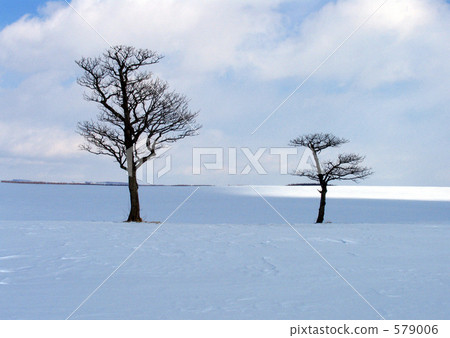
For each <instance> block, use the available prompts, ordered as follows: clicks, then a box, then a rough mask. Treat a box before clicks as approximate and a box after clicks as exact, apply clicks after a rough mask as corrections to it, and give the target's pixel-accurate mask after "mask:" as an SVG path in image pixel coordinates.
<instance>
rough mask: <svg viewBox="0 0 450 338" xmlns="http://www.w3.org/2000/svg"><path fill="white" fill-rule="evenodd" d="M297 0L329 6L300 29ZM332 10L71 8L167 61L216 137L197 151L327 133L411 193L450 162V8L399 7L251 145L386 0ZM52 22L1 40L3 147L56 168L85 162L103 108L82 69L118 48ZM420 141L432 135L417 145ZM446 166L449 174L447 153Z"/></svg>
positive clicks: (272, 6)
mask: <svg viewBox="0 0 450 338" xmlns="http://www.w3.org/2000/svg"><path fill="white" fill-rule="evenodd" d="M285 2H289V5H290V6H294V7H295V6H304V8H312V7H314V6H311V2H314V3H316V4H317V6H315V7H314V8H319V9H318V10H317V11H313V12H311V13H309V14H305V12H304V11H301V10H300V11H299V12H301V13H302V16H301V18H300V19H299V18H298V17H297V16H296V15H295V14H294V12H286V11H285V12H283V10H282V6H281V7H280V5H282V4H283V3H285ZM322 2H323V1H319V0H316V1H308V2H295V1H283V0H247V1H238V0H227V1H225V0H211V1H201V0H189V1H188V0H164V1H156V0H122V1H116V0H73V1H72V2H71V4H72V6H73V7H74V8H75V9H76V10H77V11H78V12H79V13H80V14H81V15H82V16H83V18H84V19H85V20H86V21H87V22H89V24H91V25H92V26H93V27H95V29H96V30H97V32H98V33H99V34H101V35H102V36H103V37H104V38H105V39H106V40H107V41H109V42H110V43H112V44H128V45H135V46H136V47H142V48H150V49H154V50H157V51H159V52H161V53H163V54H165V55H166V56H167V57H166V59H165V60H163V62H162V63H161V64H160V65H158V66H156V67H155V68H154V69H153V71H155V72H156V73H158V74H161V75H162V77H163V78H165V79H168V80H169V82H170V83H171V84H172V85H174V87H175V88H177V89H178V90H181V91H182V92H186V93H187V94H188V96H191V97H193V104H194V105H193V108H194V109H201V111H202V112H201V115H200V119H201V120H203V121H201V122H203V123H204V125H205V128H204V129H203V130H202V134H203V136H201V137H200V138H199V140H198V141H195V142H194V143H195V144H197V145H199V146H208V145H209V144H208V142H210V141H209V140H213V141H214V142H213V143H214V144H215V145H216V144H218V143H220V142H221V141H223V142H224V143H227V145H228V146H230V145H231V146H236V145H241V146H249V147H258V146H272V145H273V144H272V143H276V146H280V145H281V146H282V145H284V144H285V143H287V142H288V140H289V139H290V138H292V137H295V136H296V135H295V134H296V133H302V132H305V131H306V132H309V131H322V129H326V130H325V131H331V132H334V133H336V134H338V135H340V136H345V137H349V138H351V139H352V140H355V142H356V143H355V144H354V147H355V148H360V149H361V150H362V151H363V152H366V153H367V154H368V158H371V159H372V161H373V162H372V163H375V164H376V165H377V166H378V167H379V168H382V169H381V170H380V169H376V172H377V173H378V175H379V177H381V178H383V179H386V180H387V181H388V182H389V183H391V182H396V181H397V180H399V179H400V180H401V179H403V180H409V181H407V182H413V179H414V178H417V175H419V174H420V175H424V173H425V172H426V170H427V168H428V167H429V166H430V163H432V162H433V158H434V157H436V156H437V155H438V154H439V153H445V151H444V149H445V146H446V142H447V143H448V141H446V139H445V135H447V134H448V130H447V128H445V127H444V126H445V125H446V124H447V122H448V117H447V115H448V114H447V112H446V108H445V107H448V104H449V101H448V100H449V98H448V88H449V86H450V66H449V63H448V50H449V48H450V39H449V32H450V9H449V5H448V4H446V3H445V2H444V1H443V0H389V1H388V2H387V3H386V4H385V5H384V6H383V7H382V8H381V9H380V10H379V11H378V12H377V13H376V14H375V15H374V16H373V17H372V18H371V20H370V21H369V22H367V24H365V25H364V26H363V27H362V28H361V29H360V30H359V31H358V32H356V33H355V34H354V35H353V36H352V38H351V39H349V40H348V41H347V42H346V43H345V44H344V45H343V46H342V48H340V49H339V50H338V51H337V52H336V54H335V55H333V57H332V58H330V59H329V61H328V62H327V63H326V64H324V65H323V67H322V68H321V69H320V70H319V71H318V72H317V73H316V74H314V76H313V77H312V78H311V79H310V81H309V82H308V83H307V85H306V86H305V87H304V88H302V90H301V91H300V92H299V93H297V94H296V95H295V96H294V97H293V98H292V99H291V100H290V101H289V102H288V103H287V104H286V105H285V106H284V107H283V109H281V110H280V111H279V112H277V113H276V114H275V115H274V116H273V117H272V118H271V119H270V120H269V122H268V124H267V125H265V126H264V127H263V128H262V129H261V130H260V131H259V132H258V133H257V134H256V135H255V136H253V137H250V136H249V135H247V133H250V132H251V131H252V130H253V129H254V128H255V127H256V126H257V125H258V124H259V123H260V122H261V121H262V120H263V119H264V118H265V117H266V116H267V115H268V114H269V113H270V112H271V111H272V109H274V108H275V107H276V106H277V105H278V104H279V102H281V100H283V99H284V98H285V97H286V95H287V94H289V93H290V92H291V91H292V90H293V89H294V88H295V87H296V86H297V85H298V84H299V83H300V82H301V81H302V80H303V79H304V78H305V77H306V76H307V75H308V74H309V73H310V72H311V71H312V70H313V69H314V68H315V67H317V65H318V64H320V62H321V61H322V60H324V59H325V58H326V57H327V56H328V55H329V54H330V53H331V52H332V51H333V50H334V49H335V48H336V47H337V46H338V45H339V44H340V43H342V41H343V40H344V39H345V38H346V37H348V35H349V34H350V33H351V32H352V31H353V30H354V29H355V28H356V27H357V26H358V25H360V24H361V23H362V22H363V21H364V20H365V19H366V18H367V17H368V16H369V15H371V14H372V13H373V11H375V10H376V9H377V7H378V6H379V5H380V4H381V3H382V0H377V1H368V0H338V1H330V2H328V3H327V4H325V5H323V6H322V5H321V3H322ZM295 13H296V12H295ZM41 14H42V15H41V16H40V17H23V18H22V19H21V20H19V21H17V22H15V23H13V24H11V25H9V26H7V27H5V28H4V29H3V30H2V31H0V103H1V107H2V109H1V110H0V117H1V121H2V123H1V124H0V129H1V130H0V131H1V134H0V135H1V136H0V149H1V150H2V151H3V152H4V151H6V150H5V149H8V151H9V152H10V153H13V154H15V155H16V156H21V155H20V154H22V155H24V154H26V156H32V154H33V153H34V154H36V151H35V150H39V153H42V154H43V156H46V157H49V158H50V157H55V156H56V157H57V156H73V155H74V154H76V153H75V149H76V144H77V143H79V141H80V140H79V139H78V138H77V136H76V135H75V134H74V129H75V125H76V122H77V121H79V120H83V119H86V118H88V116H92V117H94V116H95V111H96V107H95V105H93V104H89V103H85V102H83V101H82V96H81V88H79V87H78V86H77V85H76V84H75V82H74V77H75V76H77V75H79V70H78V69H77V67H76V65H75V64H74V60H76V59H79V58H80V57H81V56H96V55H98V54H99V53H101V52H102V51H103V50H105V49H106V48H107V47H108V46H107V44H106V43H105V41H103V39H102V38H100V37H99V36H98V35H97V34H96V33H95V32H94V31H93V30H92V28H91V27H89V25H88V24H87V23H86V22H85V21H83V20H82V19H81V18H80V16H79V15H78V14H77V13H75V12H74V11H73V10H72V9H71V8H70V7H68V6H64V4H61V3H59V4H58V3H49V5H48V6H47V7H45V8H43V9H42V10H41ZM230 74H231V75H230ZM19 76H20V77H22V78H23V81H18V82H19V83H18V84H15V81H12V84H9V83H8V82H7V81H8V79H9V78H11V77H12V78H14V77H15V78H16V79H17V78H19ZM229 77H230V78H231V80H229ZM16 82H17V80H16ZM2 87H3V88H2ZM216 129H217V130H218V131H216ZM247 129H248V132H247ZM317 129H320V130H317ZM417 134H420V135H422V136H421V137H417V136H413V137H412V135H417ZM408 138H410V139H408ZM199 143H202V144H199ZM244 143H245V144H244ZM392 143H394V144H396V145H397V147H399V148H400V149H402V152H403V153H407V154H409V155H408V156H405V157H402V158H401V160H399V161H398V162H399V164H398V165H399V167H400V168H402V170H404V172H408V175H409V176H408V177H409V178H406V179H405V178H402V177H399V176H398V175H397V174H395V175H397V176H395V175H394V174H393V173H392V171H391V169H390V168H389V167H388V165H386V162H387V161H391V162H392V161H393V160H395V159H396V158H398V157H396V153H397V152H398V151H397V150H396V149H393V147H392ZM436 143H438V146H435V147H434V148H433V146H432V145H433V144H436ZM430 149H431V150H430ZM419 158H420V163H419V164H417V159H419ZM440 163H441V166H445V164H449V163H448V159H447V158H446V157H445V156H441V158H440ZM383 166H384V167H383ZM394 176H395V177H394ZM400 176H401V175H400ZM414 176H416V177H414ZM389 177H391V178H389ZM421 179H422V180H427V178H426V177H423V178H421ZM389 180H391V181H389ZM439 180H444V181H445V182H448V183H447V184H450V181H448V178H447V177H446V174H445V173H441V174H439V178H436V179H435V180H434V181H433V182H439ZM178 182H179V181H178ZM405 182H406V181H405ZM409 184H411V183H409Z"/></svg>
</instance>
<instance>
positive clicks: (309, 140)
mask: <svg viewBox="0 0 450 338" xmlns="http://www.w3.org/2000/svg"><path fill="white" fill-rule="evenodd" d="M347 142H348V140H346V139H343V138H339V137H336V136H334V135H332V134H322V133H317V134H308V135H303V136H300V137H297V138H295V139H293V140H291V141H290V143H289V145H291V146H295V147H307V148H308V149H309V150H311V152H312V155H313V158H314V166H312V168H311V169H303V170H300V171H297V172H295V173H294V175H297V176H302V177H307V178H309V179H310V180H313V181H316V182H319V184H320V190H319V192H320V207H319V214H318V216H317V220H316V223H322V222H323V219H324V217H325V205H326V195H327V191H328V189H327V187H328V183H329V182H331V181H335V180H337V181H354V182H357V181H359V180H362V179H365V178H367V177H368V176H370V175H372V174H373V172H372V170H371V169H370V168H367V167H361V166H360V164H361V163H362V162H363V161H364V157H363V156H360V155H357V154H339V155H338V157H337V159H336V160H334V161H331V160H328V161H324V162H320V161H319V154H320V152H321V151H322V150H325V149H327V148H334V147H339V146H340V145H342V144H344V143H347Z"/></svg>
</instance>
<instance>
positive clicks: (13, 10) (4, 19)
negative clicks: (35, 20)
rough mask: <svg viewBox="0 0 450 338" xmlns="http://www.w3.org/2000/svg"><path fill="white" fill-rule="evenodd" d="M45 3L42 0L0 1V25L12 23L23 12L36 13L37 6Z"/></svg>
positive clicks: (23, 13) (22, 14)
mask: <svg viewBox="0 0 450 338" xmlns="http://www.w3.org/2000/svg"><path fill="white" fill-rule="evenodd" d="M44 4H45V1H43V0H20V1H8V0H1V1H0V7H1V9H2V10H1V12H0V26H2V27H3V26H5V25H7V24H10V23H13V22H15V21H17V20H19V19H20V18H21V17H22V16H24V15H25V14H31V15H36V14H37V13H38V8H39V6H42V5H44Z"/></svg>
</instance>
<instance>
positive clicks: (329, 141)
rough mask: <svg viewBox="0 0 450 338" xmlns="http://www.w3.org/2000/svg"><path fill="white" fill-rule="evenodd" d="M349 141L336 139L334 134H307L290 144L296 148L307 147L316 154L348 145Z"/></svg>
mask: <svg viewBox="0 0 450 338" xmlns="http://www.w3.org/2000/svg"><path fill="white" fill-rule="evenodd" d="M347 142H348V140H346V139H344V138H339V137H336V136H334V135H332V134H322V133H320V134H317V133H316V134H307V135H303V136H300V137H297V138H295V139H293V140H291V142H290V143H289V145H291V146H294V147H307V148H309V149H311V150H313V151H315V152H316V153H320V152H321V151H322V150H324V149H326V148H330V147H339V146H340V145H341V144H344V143H347Z"/></svg>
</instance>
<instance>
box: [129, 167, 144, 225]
mask: <svg viewBox="0 0 450 338" xmlns="http://www.w3.org/2000/svg"><path fill="white" fill-rule="evenodd" d="M138 189H139V185H138V183H137V178H136V169H135V168H134V169H133V170H132V173H130V174H129V175H128V190H129V191H130V202H131V208H130V214H129V215H128V219H127V222H142V218H141V210H140V207H139V193H138Z"/></svg>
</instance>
